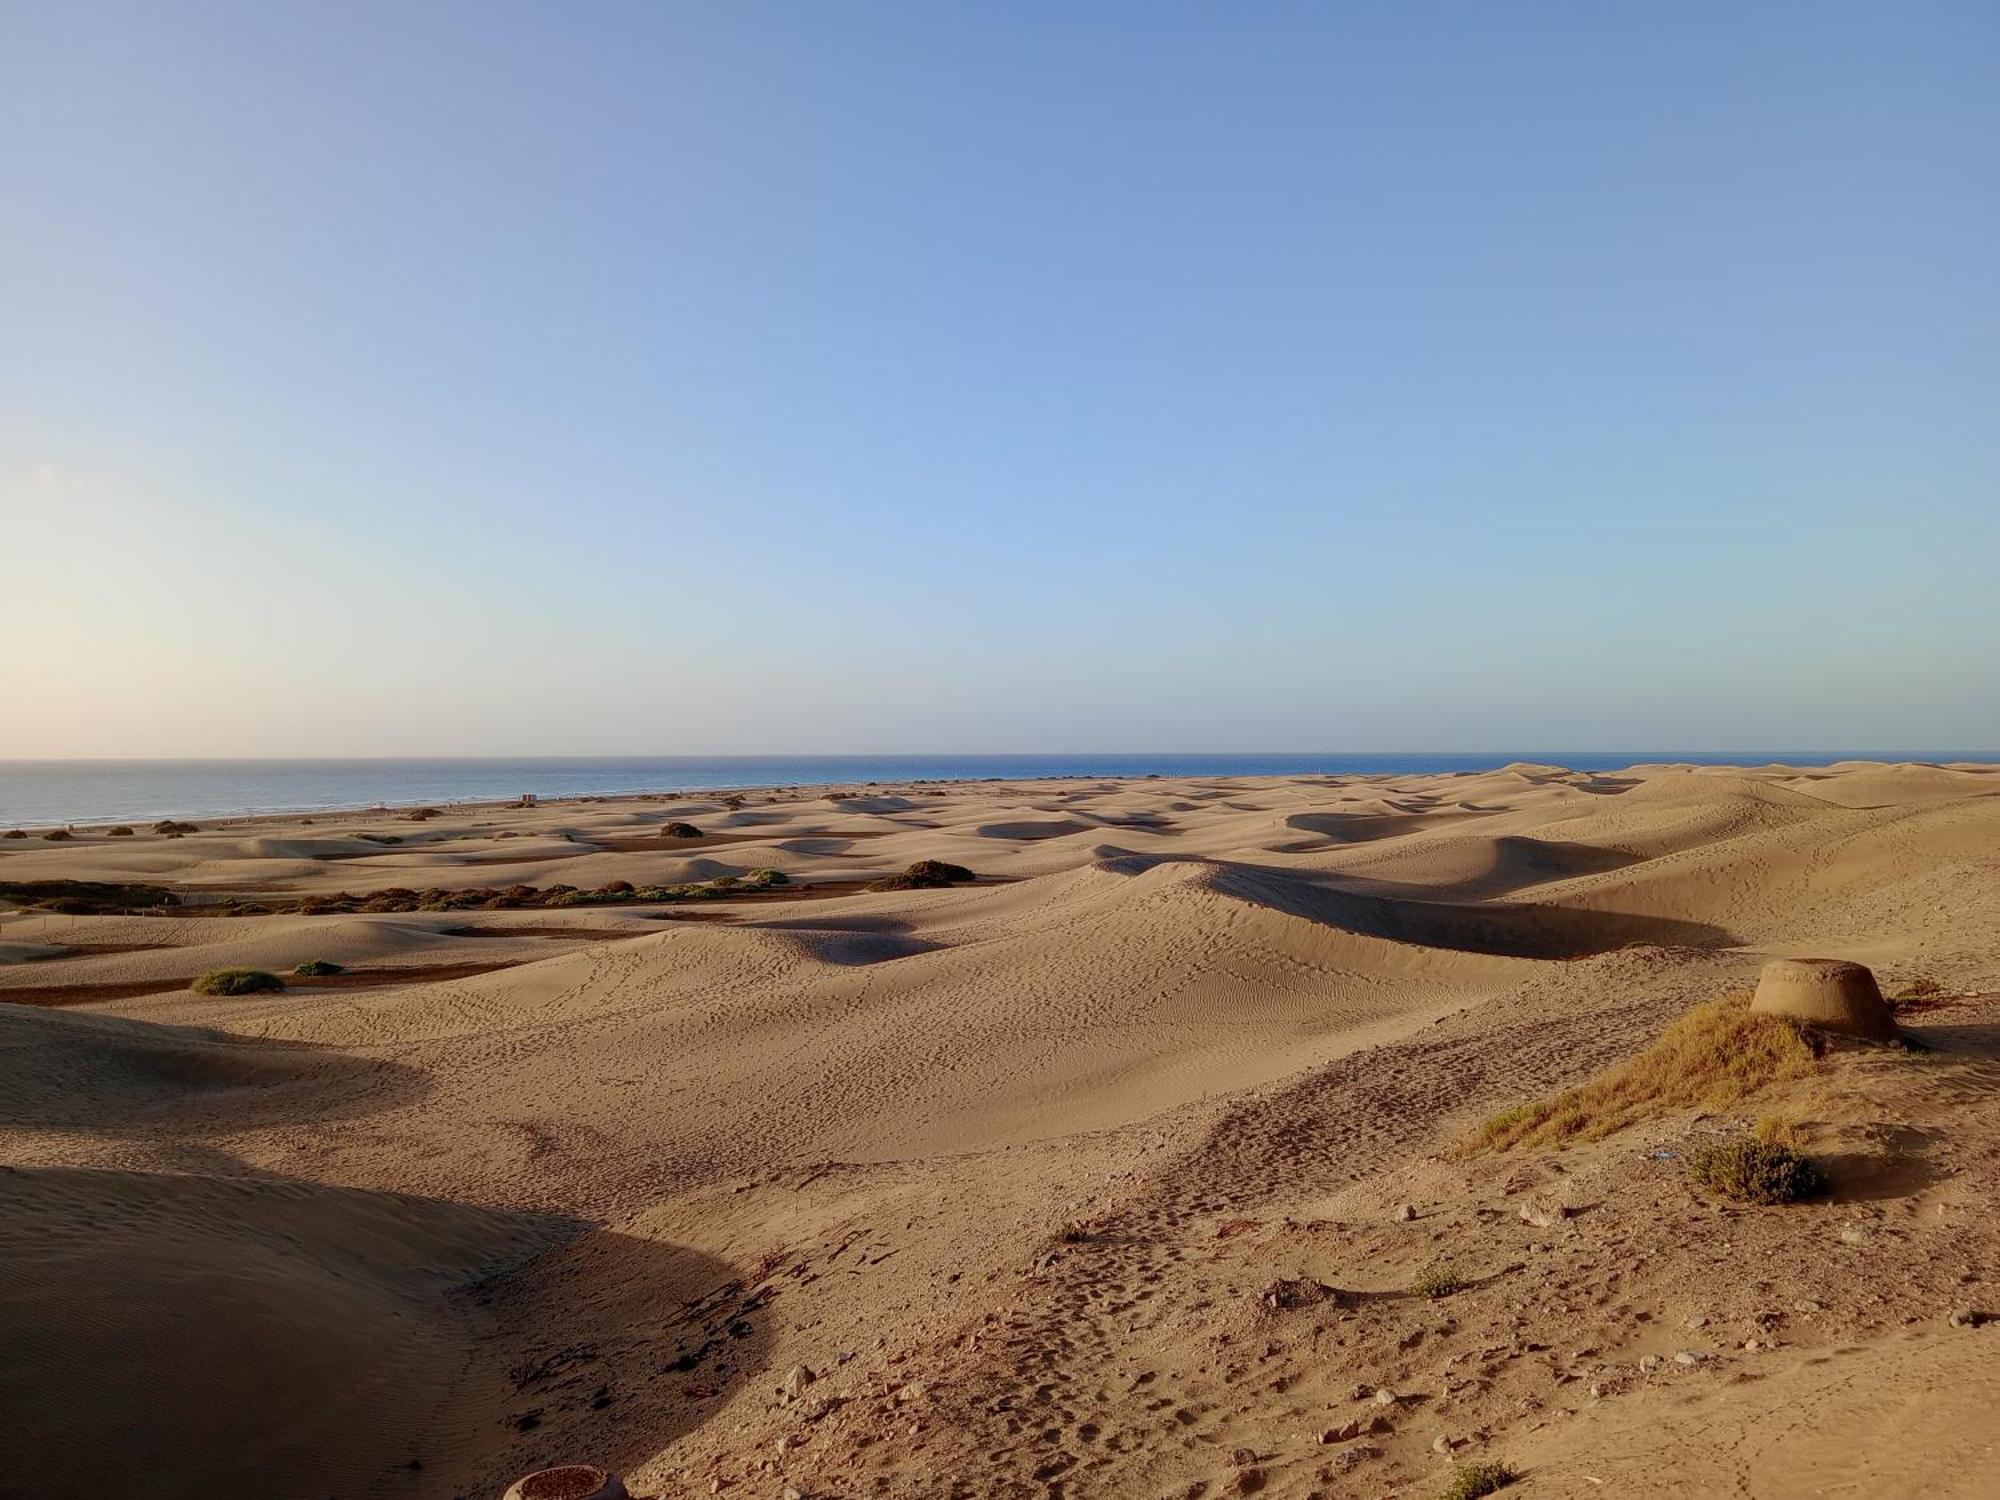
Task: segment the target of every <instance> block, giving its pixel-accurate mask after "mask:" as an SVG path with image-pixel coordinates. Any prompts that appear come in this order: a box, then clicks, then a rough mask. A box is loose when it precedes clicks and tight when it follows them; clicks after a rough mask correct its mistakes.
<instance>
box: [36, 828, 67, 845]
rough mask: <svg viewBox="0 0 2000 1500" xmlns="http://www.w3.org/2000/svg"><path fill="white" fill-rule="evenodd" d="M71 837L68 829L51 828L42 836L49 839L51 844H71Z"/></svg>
mask: <svg viewBox="0 0 2000 1500" xmlns="http://www.w3.org/2000/svg"><path fill="white" fill-rule="evenodd" d="M69 836H70V834H69V830H68V829H67V828H51V829H50V830H49V831H48V832H47V833H45V834H43V835H42V837H43V838H45V839H47V840H48V841H49V842H50V843H51V844H63V843H67V842H69Z"/></svg>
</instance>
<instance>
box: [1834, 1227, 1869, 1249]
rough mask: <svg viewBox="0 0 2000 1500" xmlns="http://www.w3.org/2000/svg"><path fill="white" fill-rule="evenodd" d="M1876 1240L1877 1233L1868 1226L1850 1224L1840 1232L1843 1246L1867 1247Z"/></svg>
mask: <svg viewBox="0 0 2000 1500" xmlns="http://www.w3.org/2000/svg"><path fill="white" fill-rule="evenodd" d="M1874 1238H1875V1231H1874V1230H1872V1229H1870V1228H1869V1227H1868V1226H1867V1225H1866V1224H1849V1225H1847V1226H1845V1227H1844V1228H1843V1229H1842V1230H1841V1231H1840V1242H1841V1244H1843V1245H1865V1244H1867V1243H1868V1242H1869V1241H1870V1240H1872V1239H1874Z"/></svg>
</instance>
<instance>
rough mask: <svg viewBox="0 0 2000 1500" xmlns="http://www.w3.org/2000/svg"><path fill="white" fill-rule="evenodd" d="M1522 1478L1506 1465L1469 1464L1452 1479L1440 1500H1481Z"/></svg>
mask: <svg viewBox="0 0 2000 1500" xmlns="http://www.w3.org/2000/svg"><path fill="white" fill-rule="evenodd" d="M1520 1477H1521V1476H1520V1475H1519V1474H1518V1473H1516V1472H1515V1471H1514V1470H1513V1469H1510V1468H1508V1467H1507V1465H1505V1464H1497V1463H1483V1464H1467V1465H1465V1466H1464V1467H1463V1468H1461V1469H1460V1470H1458V1472H1457V1473H1455V1474H1453V1475H1452V1477H1451V1483H1450V1484H1448V1485H1446V1486H1445V1489H1444V1493H1443V1494H1442V1495H1440V1496H1439V1497H1438V1500H1479V1497H1480V1496H1481V1495H1490V1494H1492V1493H1493V1492H1494V1491H1495V1490H1504V1489H1505V1488H1507V1486H1508V1485H1510V1484H1512V1483H1513V1482H1514V1481H1515V1480H1517V1479H1519V1478H1520Z"/></svg>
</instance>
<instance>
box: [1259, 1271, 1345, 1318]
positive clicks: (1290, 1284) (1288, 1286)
mask: <svg viewBox="0 0 2000 1500" xmlns="http://www.w3.org/2000/svg"><path fill="white" fill-rule="evenodd" d="M1339 1299H1340V1294H1339V1293H1338V1292H1336V1291H1335V1290H1334V1289H1333V1288H1332V1287H1330V1286H1328V1285H1327V1284H1326V1283H1325V1282H1323V1281H1315V1280H1313V1279H1312V1278H1311V1277H1310V1276H1300V1277H1292V1278H1285V1277H1281V1278H1280V1279H1278V1280H1277V1281H1274V1282H1272V1283H1271V1284H1270V1285H1269V1286H1267V1287H1265V1288H1264V1290H1263V1291H1261V1292H1259V1293H1258V1294H1257V1300H1258V1301H1259V1302H1260V1303H1262V1304H1263V1305H1264V1306H1265V1307H1266V1308H1268V1309H1269V1310H1270V1311H1272V1312H1291V1311H1293V1310H1294V1309H1296V1308H1301V1307H1317V1306H1319V1304H1320V1303H1322V1302H1337V1301H1339Z"/></svg>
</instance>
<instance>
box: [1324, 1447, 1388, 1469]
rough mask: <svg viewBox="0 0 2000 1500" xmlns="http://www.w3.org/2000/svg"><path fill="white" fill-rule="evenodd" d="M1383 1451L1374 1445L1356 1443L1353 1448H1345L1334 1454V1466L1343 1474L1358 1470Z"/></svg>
mask: <svg viewBox="0 0 2000 1500" xmlns="http://www.w3.org/2000/svg"><path fill="white" fill-rule="evenodd" d="M1381 1451H1382V1450H1381V1449H1380V1448H1377V1447H1376V1446H1375V1445H1374V1444H1373V1443H1356V1444H1355V1445H1354V1446H1353V1447H1352V1448H1343V1449H1341V1450H1340V1451H1339V1452H1338V1453H1336V1454H1334V1455H1333V1466H1334V1467H1335V1468H1336V1469H1339V1470H1341V1471H1342V1472H1343V1473H1344V1472H1345V1471H1347V1470H1348V1469H1357V1468H1359V1467H1360V1466H1361V1465H1362V1464H1365V1463H1366V1462H1368V1460H1369V1459H1371V1458H1374V1457H1375V1456H1376V1455H1377V1454H1379V1453H1380V1452H1381Z"/></svg>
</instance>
